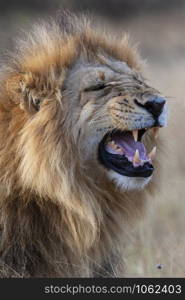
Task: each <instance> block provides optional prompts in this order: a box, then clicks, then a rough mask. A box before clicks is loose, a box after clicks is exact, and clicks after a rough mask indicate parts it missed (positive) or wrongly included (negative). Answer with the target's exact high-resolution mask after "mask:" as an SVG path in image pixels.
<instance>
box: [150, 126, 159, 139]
mask: <svg viewBox="0 0 185 300" xmlns="http://www.w3.org/2000/svg"><path fill="white" fill-rule="evenodd" d="M152 131H153V135H154V138H155V139H157V138H158V136H159V127H153V128H152Z"/></svg>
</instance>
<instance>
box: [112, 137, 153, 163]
mask: <svg viewBox="0 0 185 300" xmlns="http://www.w3.org/2000/svg"><path fill="white" fill-rule="evenodd" d="M113 141H114V142H115V144H116V145H117V146H119V147H120V148H121V150H122V152H121V151H120V154H121V155H125V156H126V157H127V159H128V160H129V161H130V162H133V161H134V156H135V153H136V150H138V151H139V158H140V160H139V161H138V162H135V163H134V166H140V165H143V164H144V163H145V162H148V161H150V159H149V157H148V156H147V152H146V148H145V146H144V144H142V143H141V142H138V141H137V142H135V140H134V138H133V135H132V134H131V133H130V132H125V133H121V134H117V135H114V137H113ZM110 150H111V149H108V151H109V152H111V153H114V154H119V153H118V152H117V153H116V150H115V151H114V152H112V151H110Z"/></svg>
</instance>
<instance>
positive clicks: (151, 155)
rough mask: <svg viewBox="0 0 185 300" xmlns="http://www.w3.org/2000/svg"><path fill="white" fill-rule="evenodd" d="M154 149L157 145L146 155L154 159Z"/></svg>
mask: <svg viewBox="0 0 185 300" xmlns="http://www.w3.org/2000/svg"><path fill="white" fill-rule="evenodd" d="M156 150H157V147H156V146H155V147H153V149H152V151H151V152H150V153H149V154H148V157H149V158H150V159H151V160H152V159H154V157H155V155H156Z"/></svg>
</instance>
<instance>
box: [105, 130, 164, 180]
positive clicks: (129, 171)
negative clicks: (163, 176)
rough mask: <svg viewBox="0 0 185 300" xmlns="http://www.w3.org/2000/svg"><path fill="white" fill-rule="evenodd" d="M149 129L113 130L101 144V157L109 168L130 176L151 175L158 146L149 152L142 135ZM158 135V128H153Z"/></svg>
mask: <svg viewBox="0 0 185 300" xmlns="http://www.w3.org/2000/svg"><path fill="white" fill-rule="evenodd" d="M147 130H148V129H140V130H134V131H115V130H114V131H112V132H109V133H107V134H106V135H105V136H104V138H103V139H102V141H101V142H100V144H99V159H100V161H101V163H102V164H103V165H104V166H105V167H106V168H107V169H112V170H114V171H115V172H117V173H119V174H121V175H125V176H129V177H149V176H151V175H152V173H153V170H154V167H153V165H152V160H153V158H154V156H155V152H156V147H154V148H153V149H152V151H151V152H150V153H147V151H146V148H145V146H144V144H143V143H142V142H141V139H142V136H143V135H144V134H145V132H146V131H147ZM153 131H154V135H157V133H158V128H157V127H154V128H153Z"/></svg>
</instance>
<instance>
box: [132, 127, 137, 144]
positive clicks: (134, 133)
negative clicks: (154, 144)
mask: <svg viewBox="0 0 185 300" xmlns="http://www.w3.org/2000/svg"><path fill="white" fill-rule="evenodd" d="M132 134H133V137H134V141H135V142H137V140H138V130H133V131H132Z"/></svg>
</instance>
